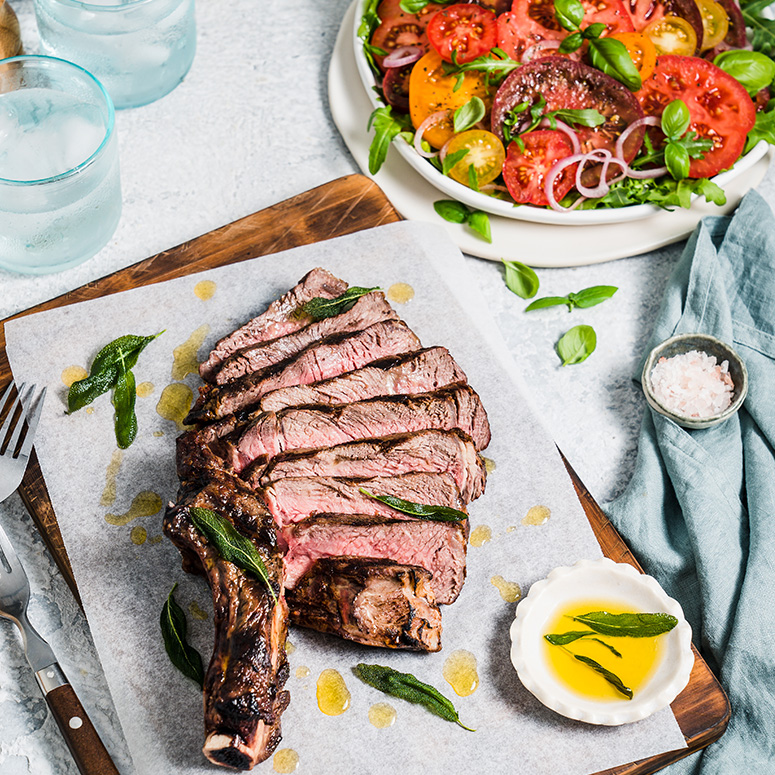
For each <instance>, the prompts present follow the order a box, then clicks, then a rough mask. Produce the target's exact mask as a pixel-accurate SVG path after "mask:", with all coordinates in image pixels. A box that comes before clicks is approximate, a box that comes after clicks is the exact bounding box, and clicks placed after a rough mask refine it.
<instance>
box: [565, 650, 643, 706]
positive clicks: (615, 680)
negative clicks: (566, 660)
mask: <svg viewBox="0 0 775 775" xmlns="http://www.w3.org/2000/svg"><path fill="white" fill-rule="evenodd" d="M573 657H574V659H578V661H579V662H583V663H584V664H585V665H587V667H591V668H592V669H593V670H594V671H595V672H596V673H600V675H602V676H603V678H605V680H606V681H608V683H609V684H611V686H613V687H614V689H616V691H617V692H620V693H621V694H623V695H624V696H625V697H626V698H627V699H628V700H631V699H632V689H630V687H629V686H625V685H624V682H623V681H622V679H621V678H619V676H618V675H616V674H615V673H612V672H611V671H610V670H608V669H607V668H605V667H603V666H602V665H601V664H600V663H599V662H595V660H594V659H590V658H589V657H585V656H584V655H583V654H574V655H573Z"/></svg>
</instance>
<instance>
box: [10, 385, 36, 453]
mask: <svg viewBox="0 0 775 775" xmlns="http://www.w3.org/2000/svg"><path fill="white" fill-rule="evenodd" d="M34 395H35V385H30V387H29V389H28V390H26V391H25V392H24V395H22V392H21V391H19V402H20V403H21V406H22V411H21V414H20V415H19V421H18V422H17V423H16V427H15V428H14V429H13V434H12V436H11V440H10V441H9V442H8V446H7V447H6V454H10V456H11V457H13V456H14V454H13V453H14V452H15V451H16V446H17V444H18V443H19V439H20V438H21V435H22V430H24V420H25V418H26V416H27V411H26V409H25V405H29V404H30V403H31V401H32V398H33V396H34Z"/></svg>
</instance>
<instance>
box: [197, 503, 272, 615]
mask: <svg viewBox="0 0 775 775" xmlns="http://www.w3.org/2000/svg"><path fill="white" fill-rule="evenodd" d="M188 513H189V516H190V517H191V522H192V523H193V524H194V527H195V528H196V529H197V530H198V531H199V532H200V533H202V534H203V535H204V536H205V537H206V538H207V540H208V541H210V542H211V543H212V544H213V546H215V548H216V549H217V550H218V553H219V554H220V555H221V557H223V559H224V560H226V561H227V562H231V563H234V564H235V565H236V566H237V567H238V568H242V570H246V571H248V572H249V573H252V574H253V575H254V576H256V577H258V578H259V579H261V580H262V581H263V582H264V584H265V585H266V588H267V589H268V590H269V592H270V593H271V595H272V599H273V600H274V602H275V603H277V595H276V594H275V591H274V587H273V586H272V583H271V581H270V580H269V572H268V571H267V569H266V565H264V561H263V560H262V559H261V555H260V554H259V552H258V549H256V546H255V544H254V543H253V542H252V541H251V540H250V539H249V538H246V537H245V536H244V535H242V533H240V532H239V531H238V530H237V528H235V527H234V525H232V524H231V522H229V520H228V519H225V518H224V517H222V516H221V515H220V514H216V513H215V512H214V511H211V510H210V509H202V508H198V507H196V506H194V507H192V508H190V509H189V510H188Z"/></svg>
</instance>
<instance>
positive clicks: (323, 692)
mask: <svg viewBox="0 0 775 775" xmlns="http://www.w3.org/2000/svg"><path fill="white" fill-rule="evenodd" d="M317 699H318V708H320V710H321V711H322V712H323V713H325V714H326V716H341V715H342V713H344V712H345V711H346V710H347V708H349V707H350V692H349V691H348V689H347V685H346V684H345V682H344V678H342V675H341V673H340V672H339V671H338V670H333V669H332V668H328V669H326V670H324V671H323V672H322V673H321V674H320V676H319V677H318V686H317Z"/></svg>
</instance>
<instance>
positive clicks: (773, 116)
mask: <svg viewBox="0 0 775 775" xmlns="http://www.w3.org/2000/svg"><path fill="white" fill-rule="evenodd" d="M762 140H764V141H765V142H767V143H770V145H775V110H765V111H763V112H761V113H757V114H756V123H755V124H754V125H753V129H752V130H751V131H750V132H749V133H748V138H747V139H746V141H745V153H748V151H750V150H751V149H752V148H753V147H754V146H755V145H756V144H757V143H759V142H760V141H762Z"/></svg>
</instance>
